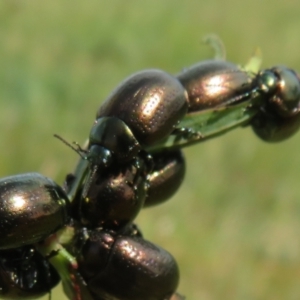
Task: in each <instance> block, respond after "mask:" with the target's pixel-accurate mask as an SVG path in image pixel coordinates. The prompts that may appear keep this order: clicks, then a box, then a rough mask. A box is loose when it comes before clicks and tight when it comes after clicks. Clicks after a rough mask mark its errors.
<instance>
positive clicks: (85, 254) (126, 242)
mask: <svg viewBox="0 0 300 300" xmlns="http://www.w3.org/2000/svg"><path fill="white" fill-rule="evenodd" d="M73 252H74V255H75V257H76V258H77V261H78V266H79V272H80V274H81V276H82V277H83V279H84V280H85V281H86V284H87V287H88V289H89V291H90V292H91V294H92V296H93V297H94V299H107V300H112V299H122V300H127V299H128V300H129V299H130V300H135V299H136V300H138V299H145V300H155V299H171V297H173V298H172V299H182V298H181V297H180V296H179V295H178V296H177V295H176V294H175V295H173V294H174V293H175V291H176V288H177V285H178V282H179V269H178V266H177V263H176V261H175V259H174V258H173V257H172V255H171V254H170V253H168V252H167V251H165V250H164V249H162V248H160V247H158V246H156V245H154V244H152V243H150V242H149V241H146V240H144V239H143V238H142V234H141V232H140V230H139V229H137V227H136V226H135V225H132V224H130V225H128V226H127V227H125V228H124V229H123V230H122V231H119V232H114V231H111V230H99V229H93V230H87V229H86V228H81V229H80V232H78V233H77V235H76V239H75V241H74V245H73Z"/></svg>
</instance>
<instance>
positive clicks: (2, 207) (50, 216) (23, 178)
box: [0, 173, 69, 249]
mask: <svg viewBox="0 0 300 300" xmlns="http://www.w3.org/2000/svg"><path fill="white" fill-rule="evenodd" d="M67 205H68V199H67V196H66V195H65V193H64V191H63V190H62V189H61V187H60V186H58V185H57V184H56V183H55V182H54V181H52V180H50V179H49V178H46V177H44V176H42V175H40V174H38V173H27V174H21V175H15V176H11V177H6V178H3V179H1V180H0V249H9V248H17V247H20V246H23V245H29V244H33V243H36V242H39V241H41V240H43V239H44V238H46V237H47V236H48V235H49V234H51V233H53V232H55V231H56V230H58V229H59V228H61V227H62V226H64V225H65V224H66V222H67V221H68V219H69V218H68V213H67Z"/></svg>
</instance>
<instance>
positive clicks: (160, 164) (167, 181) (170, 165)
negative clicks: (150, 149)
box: [144, 150, 185, 207]
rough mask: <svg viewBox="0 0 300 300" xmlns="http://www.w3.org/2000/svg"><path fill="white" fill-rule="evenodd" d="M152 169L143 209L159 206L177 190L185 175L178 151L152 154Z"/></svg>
mask: <svg viewBox="0 0 300 300" xmlns="http://www.w3.org/2000/svg"><path fill="white" fill-rule="evenodd" d="M152 157H153V165H154V169H153V170H152V172H151V173H150V174H149V175H148V183H149V188H148V193H147V197H146V199H145V204H144V207H148V206H152V205H157V204H160V203H162V202H164V201H166V200H168V199H169V198H171V197H172V196H173V195H174V194H175V193H176V192H177V190H178V189H179V187H180V184H181V182H182V181H183V178H184V174H185V160H184V156H183V153H182V152H181V151H180V150H176V151H171V152H162V153H160V152H158V153H155V154H153V156H152Z"/></svg>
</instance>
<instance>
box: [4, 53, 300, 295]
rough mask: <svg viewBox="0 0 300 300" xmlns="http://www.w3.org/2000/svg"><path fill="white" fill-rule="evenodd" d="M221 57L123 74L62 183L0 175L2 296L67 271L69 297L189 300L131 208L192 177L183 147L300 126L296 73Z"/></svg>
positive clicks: (50, 281)
mask: <svg viewBox="0 0 300 300" xmlns="http://www.w3.org/2000/svg"><path fill="white" fill-rule="evenodd" d="M257 61H258V60H257V57H253V58H252V59H251V60H250V61H249V63H248V64H247V65H246V66H244V67H241V66H238V65H236V64H234V63H231V62H228V61H225V60H220V59H215V60H205V61H202V62H199V63H197V64H195V65H193V66H191V67H190V68H187V69H185V70H183V71H182V72H181V73H179V74H178V75H176V76H174V75H170V74H168V73H167V72H164V71H162V70H156V69H149V70H144V71H141V72H138V73H135V74H133V75H131V76H130V77H128V78H127V79H125V80H124V81H123V82H122V83H121V84H120V85H119V86H118V87H117V88H116V89H115V90H114V91H113V92H112V93H111V95H110V96H109V97H108V98H107V99H106V100H105V101H104V102H103V104H101V106H100V107H99V109H98V111H97V114H96V119H95V122H94V124H93V126H92V128H91V131H90V134H89V137H88V141H87V143H86V144H85V145H84V146H80V145H79V144H77V143H69V142H67V141H66V140H65V139H64V138H62V137H60V136H58V135H56V137H57V138H58V139H60V140H61V141H62V142H63V143H65V144H66V145H67V146H68V147H69V148H71V149H72V150H74V151H76V152H77V153H78V155H79V157H80V158H79V162H78V164H77V167H76V168H75V171H74V172H73V173H72V174H68V175H67V176H66V180H65V182H64V184H63V185H62V186H59V185H58V184H56V183H55V182H54V181H53V180H51V179H49V178H46V177H44V176H43V175H40V174H38V173H28V174H21V175H15V176H11V177H7V178H3V179H1V180H0V298H1V299H23V298H24V299H26V298H27V299H34V298H39V297H41V296H43V295H46V294H50V291H51V289H52V288H53V287H55V286H56V285H57V284H58V283H59V282H60V281H62V284H63V287H64V291H65V294H66V296H67V297H68V298H69V299H72V300H118V299H119V300H141V299H143V300H182V299H184V297H183V296H181V295H180V294H178V293H177V292H176V289H177V286H178V282H179V268H178V266H177V263H176V261H175V259H174V258H173V256H172V255H171V254H170V253H169V252H167V251H166V250H164V249H162V248H160V247H159V246H157V245H155V244H153V243H151V242H150V241H147V240H146V239H145V238H144V237H143V235H142V233H141V231H140V229H139V228H138V227H137V226H136V225H135V224H134V219H135V218H136V216H137V215H138V213H139V211H140V210H141V209H142V208H144V207H149V206H153V205H157V204H160V203H162V202H164V201H166V200H167V199H169V198H170V197H171V196H172V195H174V193H175V192H176V191H177V189H178V187H179V186H180V184H181V182H182V181H183V178H184V173H185V161H184V157H183V155H182V152H181V148H183V147H185V146H188V145H192V144H195V143H198V142H202V141H205V140H207V139H209V138H213V137H216V136H218V135H220V134H223V133H225V132H227V131H229V130H231V129H233V128H236V127H238V126H251V127H252V128H253V130H254V132H255V133H256V134H257V135H258V136H259V137H260V138H262V139H263V140H265V141H269V142H277V141H281V140H284V139H286V138H288V137H290V136H291V135H292V134H293V133H295V132H296V131H297V130H298V128H299V126H300V114H299V110H300V77H299V75H298V74H297V73H296V72H294V71H293V70H291V69H288V68H286V67H284V66H276V67H272V68H270V69H265V70H260V69H259V63H257Z"/></svg>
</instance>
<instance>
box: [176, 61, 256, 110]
mask: <svg viewBox="0 0 300 300" xmlns="http://www.w3.org/2000/svg"><path fill="white" fill-rule="evenodd" d="M177 78H178V79H179V81H180V82H181V84H182V85H183V86H184V88H185V89H186V91H187V93H188V98H189V112H193V111H199V110H205V109H209V108H214V107H218V106H223V105H230V104H234V103H235V102H237V101H240V100H242V99H244V98H247V97H249V96H250V94H251V91H252V86H251V77H250V76H249V75H248V74H247V73H246V72H244V71H242V70H241V69H240V68H238V66H237V65H235V64H233V63H230V62H227V61H221V60H208V61H203V62H200V63H198V64H196V65H194V66H192V67H190V68H187V69H186V70H184V71H183V72H182V73H180V74H179V75H177Z"/></svg>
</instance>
